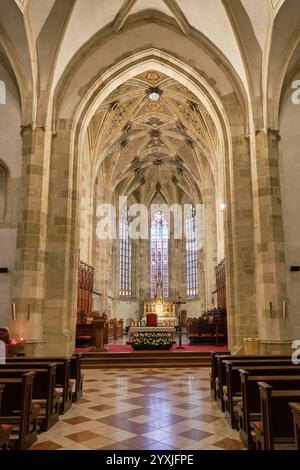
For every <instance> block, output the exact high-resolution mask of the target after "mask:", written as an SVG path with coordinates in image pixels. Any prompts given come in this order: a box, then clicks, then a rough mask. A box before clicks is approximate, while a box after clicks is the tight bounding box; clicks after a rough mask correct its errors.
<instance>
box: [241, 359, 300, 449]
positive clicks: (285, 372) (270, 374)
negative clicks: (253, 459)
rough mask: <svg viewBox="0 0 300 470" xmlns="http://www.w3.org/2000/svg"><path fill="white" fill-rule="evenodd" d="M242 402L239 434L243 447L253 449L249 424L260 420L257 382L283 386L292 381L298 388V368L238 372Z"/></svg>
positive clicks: (252, 368) (267, 368)
mask: <svg viewBox="0 0 300 470" xmlns="http://www.w3.org/2000/svg"><path fill="white" fill-rule="evenodd" d="M240 379H241V392H242V400H241V402H240V407H239V415H240V423H239V428H240V429H239V433H240V438H241V440H242V442H243V443H244V445H245V446H246V447H248V448H249V449H253V447H254V441H253V437H252V434H251V422H253V421H259V420H260V393H259V388H258V385H257V384H258V382H260V381H264V380H265V381H267V382H268V383H270V384H271V385H272V384H273V383H274V384H275V385H276V384H279V385H278V386H281V384H282V386H284V384H285V383H286V382H287V381H291V380H293V381H294V383H295V384H297V385H298V386H299V385H300V384H299V381H300V367H299V366H298V367H297V366H282V367H277V366H259V367H249V368H248V369H247V370H243V369H241V370H240Z"/></svg>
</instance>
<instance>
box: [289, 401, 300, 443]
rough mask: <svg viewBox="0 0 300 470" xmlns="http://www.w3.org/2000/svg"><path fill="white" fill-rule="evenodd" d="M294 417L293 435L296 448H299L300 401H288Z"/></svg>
mask: <svg viewBox="0 0 300 470" xmlns="http://www.w3.org/2000/svg"><path fill="white" fill-rule="evenodd" d="M290 408H291V410H292V413H293V419H294V435H295V443H296V449H297V450H300V403H290Z"/></svg>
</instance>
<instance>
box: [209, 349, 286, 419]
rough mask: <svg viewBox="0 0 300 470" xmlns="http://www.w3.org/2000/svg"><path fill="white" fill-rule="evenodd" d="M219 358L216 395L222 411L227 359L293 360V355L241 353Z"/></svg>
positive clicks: (223, 408)
mask: <svg viewBox="0 0 300 470" xmlns="http://www.w3.org/2000/svg"><path fill="white" fill-rule="evenodd" d="M216 358H217V364H218V366H217V377H216V397H217V403H218V406H219V408H220V409H221V410H222V411H225V404H224V396H223V387H224V386H225V385H226V367H225V361H227V360H231V361H243V360H245V361H246V360H250V361H263V360H269V359H270V360H272V359H288V360H291V356H283V355H278V356H276V355H274V356H270V355H269V356H260V355H258V356H255V355H241V356H232V355H223V354H221V355H218V356H216Z"/></svg>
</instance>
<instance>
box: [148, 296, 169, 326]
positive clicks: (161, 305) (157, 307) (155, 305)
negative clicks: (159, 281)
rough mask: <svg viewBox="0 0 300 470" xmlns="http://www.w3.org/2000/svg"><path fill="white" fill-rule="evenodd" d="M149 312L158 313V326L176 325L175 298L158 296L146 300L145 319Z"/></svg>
mask: <svg viewBox="0 0 300 470" xmlns="http://www.w3.org/2000/svg"><path fill="white" fill-rule="evenodd" d="M148 313H156V315H157V321H158V326H176V325H177V318H176V306H175V304H174V301H173V299H163V298H162V297H160V296H159V297H157V298H154V299H146V300H145V302H144V319H145V320H146V317H147V314H148Z"/></svg>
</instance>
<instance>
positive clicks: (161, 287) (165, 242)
mask: <svg viewBox="0 0 300 470" xmlns="http://www.w3.org/2000/svg"><path fill="white" fill-rule="evenodd" d="M150 255H151V297H155V296H156V295H159V294H161V295H162V297H164V298H168V297H169V224H168V220H167V218H166V216H165V214H164V213H163V212H161V211H158V212H156V213H155V214H154V216H153V219H152V222H151V253H150Z"/></svg>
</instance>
